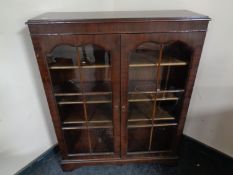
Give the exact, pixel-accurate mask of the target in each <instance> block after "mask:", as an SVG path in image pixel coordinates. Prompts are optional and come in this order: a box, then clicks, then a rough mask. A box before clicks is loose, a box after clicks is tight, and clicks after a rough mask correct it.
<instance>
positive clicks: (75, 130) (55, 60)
mask: <svg viewBox="0 0 233 175" xmlns="http://www.w3.org/2000/svg"><path fill="white" fill-rule="evenodd" d="M47 62H48V67H49V69H50V74H51V79H52V83H53V90H54V96H55V98H56V101H57V104H58V108H59V114H60V117H61V122H62V124H63V127H64V129H65V130H64V133H65V136H66V139H67V140H66V143H67V147H68V150H69V153H91V152H96V153H101V152H113V132H112V130H113V122H112V81H111V75H112V72H111V59H110V54H109V52H108V51H107V50H105V49H104V48H102V47H99V46H97V45H94V44H86V45H81V46H70V45H60V46H57V47H56V48H54V49H53V50H52V52H51V53H49V54H48V55H47ZM67 128H72V129H71V130H67ZM89 141H90V143H89Z"/></svg>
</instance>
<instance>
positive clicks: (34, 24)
mask: <svg viewBox="0 0 233 175" xmlns="http://www.w3.org/2000/svg"><path fill="white" fill-rule="evenodd" d="M168 12H169V11H168ZM109 13H110V12H109ZM119 13H120V12H119ZM128 13H129V14H131V13H133V12H128ZM145 13H146V12H145ZM157 13H158V12H154V15H155V17H154V18H155V20H154V21H152V22H150V21H145V20H142V21H143V23H142V24H141V23H139V22H140V20H138V19H137V21H136V22H134V23H132V24H131V23H130V24H128V21H127V19H128V18H125V19H121V20H120V19H118V18H116V19H115V18H112V19H110V20H109V19H108V20H107V21H106V19H104V20H103V19H102V20H101V18H100V17H99V19H92V20H91V22H90V19H89V20H87V21H85V20H79V19H77V20H76V21H75V20H74V19H72V20H70V19H67V18H64V19H60V20H57V18H55V19H56V20H55V19H50V20H48V18H49V15H51V14H52V15H51V16H52V17H53V18H54V16H56V15H54V14H53V13H49V14H46V15H47V18H42V17H39V18H36V19H32V20H29V21H28V25H29V29H30V32H31V37H32V41H33V45H34V49H35V53H36V57H37V61H38V64H39V68H40V72H41V77H42V80H43V84H44V88H45V92H46V96H47V100H48V104H49V107H50V111H51V116H52V119H53V123H54V127H55V131H56V134H57V138H58V143H59V147H60V152H61V154H62V165H63V169H65V170H69V169H73V168H75V167H78V166H83V165H94V164H103V163H118V164H122V163H130V162H150V161H155V162H156V161H157V162H167V163H169V162H174V161H175V160H176V159H177V148H178V144H179V141H180V136H181V134H182V130H183V126H184V121H185V117H186V113H187V110H188V104H189V100H190V96H191V92H192V87H193V83H194V79H195V75H196V71H197V66H198V62H199V59H200V54H201V50H202V45H203V42H204V38H205V33H206V32H205V31H206V28H207V24H208V20H209V18H207V17H205V16H199V18H198V20H195V18H194V17H193V18H192V19H191V20H190V21H189V20H187V21H185V22H184V21H183V20H180V21H176V20H177V19H176V18H175V19H176V20H175V21H173V20H172V19H173V18H171V19H170V18H168V19H167V20H165V19H164V18H161V17H156V14H157ZM173 13H175V14H176V13H178V14H180V15H181V14H182V13H185V14H186V13H187V14H188V13H192V12H187V11H185V12H182V11H177V12H173ZM58 14H59V15H60V16H63V17H64V16H65V15H67V14H64V13H58ZM80 14H81V13H80ZM85 14H86V15H87V14H88V13H83V14H82V15H85ZM90 14H92V13H89V15H90ZM187 14H186V15H187ZM70 15H71V14H69V15H68V16H70ZM82 15H80V16H82ZM157 15H158V14H157ZM77 16H78V14H76V17H77ZM97 16H98V15H97ZM160 18H161V19H163V20H164V21H161V19H160ZM44 19H46V20H44ZM145 19H146V18H145ZM201 19H202V20H201ZM131 20H135V19H133V18H132V19H131ZM170 21H172V24H170V23H171V22H170ZM139 24H140V25H139ZM89 25H90V26H89ZM106 25H107V26H106ZM112 25H115V26H112ZM116 25H117V27H116ZM141 25H144V27H141ZM153 25H155V26H160V27H157V28H156V27H155V28H156V29H158V28H159V31H152V32H151V31H150V30H151V29H153ZM173 25H174V26H175V27H173ZM135 28H136V30H137V31H134V30H135ZM193 28H194V29H193ZM188 29H189V30H190V31H186V32H181V31H183V30H188ZM115 30H116V31H115ZM138 30H139V31H138ZM153 30H155V29H153ZM171 30H174V31H173V32H171ZM179 30H180V32H179ZM175 31H176V32H175Z"/></svg>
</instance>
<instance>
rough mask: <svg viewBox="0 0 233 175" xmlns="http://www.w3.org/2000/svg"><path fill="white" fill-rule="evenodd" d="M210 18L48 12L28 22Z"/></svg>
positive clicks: (155, 13) (165, 13)
mask: <svg viewBox="0 0 233 175" xmlns="http://www.w3.org/2000/svg"><path fill="white" fill-rule="evenodd" d="M209 19H210V18H209V17H208V16H205V15H201V14H198V13H195V12H191V11H187V10H163V11H111V12H110V11H106V12H48V13H44V14H42V15H40V16H37V17H35V18H32V19H30V20H28V21H27V23H28V24H33V23H57V22H58V23H63V22H64V23H66V22H93V21H100V22H101V21H103V22H107V21H110V22H113V21H138V20H139V21H140V20H141V21H144V20H155V21H171V20H174V21H180V20H209Z"/></svg>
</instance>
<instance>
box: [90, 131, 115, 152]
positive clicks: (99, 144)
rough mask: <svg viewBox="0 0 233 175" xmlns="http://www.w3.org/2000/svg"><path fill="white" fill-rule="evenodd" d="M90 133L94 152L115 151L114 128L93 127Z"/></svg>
mask: <svg viewBox="0 0 233 175" xmlns="http://www.w3.org/2000/svg"><path fill="white" fill-rule="evenodd" d="M90 135H91V144H92V151H93V153H101V152H113V151H114V150H113V132H112V129H106V128H100V129H91V130H90Z"/></svg>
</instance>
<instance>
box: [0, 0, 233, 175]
mask: <svg viewBox="0 0 233 175" xmlns="http://www.w3.org/2000/svg"><path fill="white" fill-rule="evenodd" d="M232 6H233V1H232V0H222V1H219V0H192V1H191V0H172V1H171V0H164V1H161V0H147V1H145V0H144V1H142V0H102V1H99V0H89V1H81V0H79V1H78V0H70V1H62V0H40V1H38V0H30V1H28V0H7V1H4V0H1V1H0V22H1V27H0V55H1V58H0V80H1V81H0V172H1V174H4V175H8V174H13V173H15V172H16V171H18V170H19V169H21V168H22V167H24V166H25V165H26V164H28V163H29V162H30V161H32V160H33V159H34V158H36V157H37V156H39V155H40V154H41V153H43V152H44V151H46V150H47V149H48V148H50V147H51V146H52V145H54V144H55V143H56V138H55V135H54V131H53V127H52V123H51V119H50V114H49V110H48V106H47V102H46V99H45V95H44V91H43V87H42V83H41V79H40V75H39V71H38V67H37V63H36V61H35V56H34V52H33V48H32V44H31V41H30V37H29V33H28V30H27V28H26V26H25V25H24V22H25V21H26V20H27V19H29V18H32V17H34V16H37V15H39V14H41V13H44V12H47V11H103V10H107V11H111V10H157V9H159V10H161V9H188V10H193V11H196V12H199V13H203V14H206V15H209V16H210V17H211V18H212V21H211V22H210V25H209V31H208V34H207V38H206V42H205V47H204V50H203V54H202V60H201V63H200V67H199V70H198V76H197V81H196V83H195V89H194V94H193V96H192V100H191V106H190V109H189V113H188V118H187V122H186V125H185V131H184V133H185V134H186V135H189V136H191V137H193V138H195V139H197V140H200V141H201V142H203V143H205V144H207V145H209V146H212V147H214V148H216V149H218V150H220V151H222V152H224V153H226V154H228V155H230V156H232V157H233V139H232V135H231V134H232V131H233V129H232V128H233V79H232V76H233V68H232V66H233V49H232V47H233V45H232V39H233V12H232Z"/></svg>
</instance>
